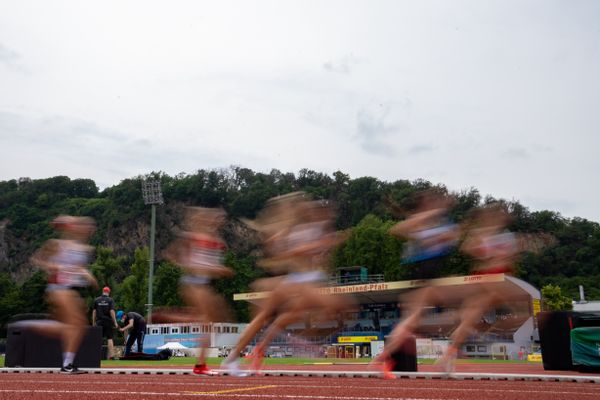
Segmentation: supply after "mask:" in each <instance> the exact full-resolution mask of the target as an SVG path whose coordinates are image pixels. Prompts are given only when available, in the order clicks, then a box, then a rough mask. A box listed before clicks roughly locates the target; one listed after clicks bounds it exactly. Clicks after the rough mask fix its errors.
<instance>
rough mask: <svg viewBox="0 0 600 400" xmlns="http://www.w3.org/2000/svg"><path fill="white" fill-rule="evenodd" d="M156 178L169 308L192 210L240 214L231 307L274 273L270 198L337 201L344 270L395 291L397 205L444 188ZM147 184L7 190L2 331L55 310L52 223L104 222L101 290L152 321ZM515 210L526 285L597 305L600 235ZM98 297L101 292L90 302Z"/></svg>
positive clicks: (313, 177)
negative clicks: (45, 252) (269, 268)
mask: <svg viewBox="0 0 600 400" xmlns="http://www.w3.org/2000/svg"><path fill="white" fill-rule="evenodd" d="M148 177H150V178H154V179H159V180H160V181H161V183H162V188H163V196H164V199H165V204H164V205H162V206H158V208H157V252H156V253H157V266H156V273H155V277H156V279H155V282H154V285H155V292H154V293H155V294H154V302H155V304H156V305H157V306H161V305H162V306H171V305H179V304H181V302H180V299H179V297H178V296H177V280H178V278H179V274H180V272H179V270H178V268H176V267H175V266H173V265H171V264H169V263H168V262H165V261H164V260H163V257H162V255H161V251H162V250H163V249H164V248H165V247H166V245H167V244H168V243H169V242H170V240H171V239H172V229H173V228H174V227H175V226H176V225H177V224H178V223H180V221H181V217H182V211H183V207H184V206H186V205H196V206H206V207H216V206H221V207H223V208H224V209H225V210H226V211H227V212H228V215H229V220H228V222H227V224H226V225H225V228H224V232H223V236H224V238H225V239H226V241H227V244H228V251H227V254H226V263H227V265H229V266H230V267H232V268H233V269H234V270H235V271H236V276H235V277H234V278H233V279H231V280H228V281H226V282H225V281H218V282H216V283H215V285H216V287H217V289H218V290H220V291H221V292H222V293H224V294H225V295H226V296H228V298H229V299H231V294H233V293H236V292H240V291H245V290H247V289H248V285H249V283H251V282H252V281H253V280H254V279H255V278H257V277H259V276H262V274H263V272H262V271H261V270H260V269H258V268H257V267H256V266H255V263H256V254H257V249H258V246H257V243H256V239H255V237H254V235H253V233H252V231H250V230H248V229H247V228H245V226H244V225H243V224H242V223H240V222H239V218H241V217H245V218H253V217H254V216H255V215H256V214H257V212H258V211H260V210H261V208H262V207H263V206H264V204H265V202H266V200H267V199H269V198H271V197H273V196H277V195H281V194H285V193H288V192H291V191H296V190H304V191H306V192H308V193H311V194H312V195H313V196H314V197H315V198H317V199H322V200H327V201H330V202H332V203H333V204H334V205H335V206H336V208H337V210H338V217H337V227H338V229H340V230H348V232H349V238H348V240H347V241H346V242H345V243H344V244H342V245H341V246H340V247H339V248H338V249H337V250H336V252H335V254H334V257H333V261H332V264H333V265H332V268H337V267H342V266H350V265H364V266H367V267H368V268H369V271H370V273H383V274H385V277H386V279H387V280H395V279H402V278H403V277H404V275H405V274H404V272H405V271H404V270H403V268H402V267H401V266H400V258H401V251H402V243H401V242H400V241H399V240H397V239H395V238H393V237H391V236H389V235H388V234H387V233H386V232H387V229H388V228H389V227H390V226H391V225H392V224H393V223H394V221H396V220H397V219H398V217H397V216H395V215H394V214H393V213H392V212H391V211H390V209H389V207H388V206H387V204H389V202H390V200H393V202H395V203H396V204H397V205H399V207H407V208H409V207H411V204H410V203H411V195H412V194H413V193H414V192H415V191H418V190H421V189H423V188H427V187H431V186H432V184H431V183H429V182H427V181H422V180H418V181H407V180H397V181H395V182H384V181H381V180H378V179H376V178H372V177H360V178H355V179H352V178H350V177H349V176H348V175H346V174H344V173H342V172H339V171H338V172H336V173H334V174H333V175H332V176H329V175H327V174H323V173H319V172H315V171H311V170H306V169H303V170H301V171H299V172H298V173H297V174H294V173H283V172H281V171H278V170H272V171H271V172H270V173H268V174H264V173H257V172H254V171H252V170H250V169H246V168H238V167H232V168H229V169H224V170H199V171H197V172H196V173H194V174H179V175H177V176H168V175H166V174H162V173H153V174H150V175H149V176H148ZM143 178H146V177H136V178H132V179H126V180H124V181H122V182H121V183H119V184H117V185H115V186H112V187H109V188H106V189H105V190H102V191H100V190H99V189H98V187H97V186H96V184H95V183H94V181H92V180H89V179H73V180H72V179H70V178H68V177H64V176H58V177H53V178H48V179H39V180H30V179H24V178H21V179H19V180H10V181H3V182H0V325H4V324H5V323H6V321H7V320H8V318H9V317H10V316H11V315H13V314H17V313H30V312H44V311H45V310H46V305H45V303H44V302H43V293H44V288H45V277H44V276H43V274H42V273H41V272H39V271H37V270H36V269H35V268H34V266H32V265H30V263H29V261H28V260H29V257H30V255H31V254H32V252H33V251H34V250H35V249H36V248H38V247H39V246H40V245H41V244H42V243H43V242H44V241H45V240H46V239H48V238H50V237H51V236H52V235H53V232H52V230H51V228H50V226H49V224H48V222H49V221H50V220H51V219H52V218H54V217H55V216H56V215H58V214H73V215H88V216H91V217H93V218H95V219H96V221H97V224H98V230H97V232H96V233H95V235H94V237H93V239H92V244H93V245H95V246H96V254H95V259H94V261H93V263H92V264H91V266H90V268H91V270H92V271H93V273H94V274H95V276H96V277H97V278H98V281H99V285H100V286H101V287H102V286H104V285H109V286H111V287H112V288H113V297H114V298H115V300H116V302H117V304H118V305H119V307H122V308H126V309H128V310H135V311H139V312H142V313H143V312H144V304H145V302H146V296H147V275H148V261H147V260H148V251H147V249H146V247H145V246H146V245H147V243H148V238H149V222H150V209H149V207H148V206H145V205H144V203H143V200H142V194H141V182H142V179H143ZM454 194H455V195H456V197H457V199H458V201H457V203H456V205H455V206H454V209H453V212H452V218H453V219H454V220H455V221H457V222H460V221H462V220H463V219H464V218H465V216H466V214H467V213H468V211H469V210H470V209H471V208H473V207H475V206H477V205H481V204H483V203H486V202H489V201H492V200H499V199H492V198H490V197H487V198H482V196H481V195H480V194H479V192H478V191H477V190H476V189H470V190H465V191H462V192H460V193H454ZM506 203H507V204H508V207H509V209H510V211H511V213H512V214H513V216H514V221H513V224H512V227H511V229H512V230H514V231H518V232H523V233H530V234H531V237H532V238H537V240H538V242H540V245H539V247H540V248H541V250H540V251H536V252H528V253H525V254H524V255H523V257H522V259H521V261H520V265H519V272H518V273H519V276H520V277H521V278H523V279H525V280H527V281H529V282H531V283H532V284H533V285H535V286H537V287H541V286H542V285H545V284H547V283H553V284H557V285H559V286H561V287H562V288H563V292H564V293H566V294H567V295H568V296H571V297H573V298H575V297H576V296H577V286H578V285H579V284H583V285H584V286H585V288H586V293H587V296H588V298H589V299H592V298H595V299H600V287H599V286H600V226H599V224H598V223H596V222H592V221H588V220H585V219H582V218H573V219H567V218H563V217H562V216H561V215H560V214H558V213H556V212H553V211H536V212H531V211H529V210H528V209H527V208H526V207H525V206H524V205H521V204H519V203H518V202H506ZM540 238H542V239H540ZM548 238H551V239H548ZM551 243H553V244H552V245H550V244H551ZM468 269H469V260H468V259H467V258H466V257H465V256H463V255H462V254H460V253H455V254H454V255H452V257H450V258H449V260H448V261H447V263H446V265H443V266H441V267H440V273H456V274H463V273H466V272H467V271H468ZM98 294H99V293H97V292H90V293H89V294H88V301H91V299H92V298H93V297H95V296H96V295H98ZM231 303H232V306H234V307H235V311H236V313H237V317H238V318H239V319H242V320H244V319H246V318H247V315H248V314H247V309H246V305H245V304H233V302H231Z"/></svg>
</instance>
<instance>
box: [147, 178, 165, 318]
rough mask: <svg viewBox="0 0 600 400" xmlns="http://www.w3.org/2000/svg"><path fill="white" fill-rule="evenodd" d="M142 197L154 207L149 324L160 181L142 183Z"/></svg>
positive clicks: (149, 286)
mask: <svg viewBox="0 0 600 400" xmlns="http://www.w3.org/2000/svg"><path fill="white" fill-rule="evenodd" d="M142 196H143V197H144V204H146V205H148V204H150V205H151V206H152V207H151V209H152V218H151V220H150V257H149V260H148V304H146V307H148V323H149V324H151V323H152V283H153V281H154V237H155V234H156V205H157V204H163V197H162V190H161V187H160V181H156V180H153V179H147V180H143V181H142Z"/></svg>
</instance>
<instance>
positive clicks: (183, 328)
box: [181, 326, 190, 333]
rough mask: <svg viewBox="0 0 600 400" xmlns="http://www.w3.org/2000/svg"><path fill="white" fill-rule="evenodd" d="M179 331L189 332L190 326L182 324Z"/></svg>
mask: <svg viewBox="0 0 600 400" xmlns="http://www.w3.org/2000/svg"><path fill="white" fill-rule="evenodd" d="M181 333H190V327H189V326H182V327H181Z"/></svg>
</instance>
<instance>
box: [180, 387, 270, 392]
mask: <svg viewBox="0 0 600 400" xmlns="http://www.w3.org/2000/svg"><path fill="white" fill-rule="evenodd" d="M276 387H278V386H277V385H262V386H251V387H243V388H236V389H223V390H213V391H210V392H190V391H184V392H181V393H186V394H221V393H233V392H246V391H250V390H259V389H269V388H276Z"/></svg>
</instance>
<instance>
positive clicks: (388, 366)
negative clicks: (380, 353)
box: [381, 358, 396, 379]
mask: <svg viewBox="0 0 600 400" xmlns="http://www.w3.org/2000/svg"><path fill="white" fill-rule="evenodd" d="M395 366H396V363H395V362H394V361H393V360H391V359H389V358H388V359H387V360H385V361H384V362H382V363H381V373H382V374H383V379H396V375H394V372H392V371H394V367H395Z"/></svg>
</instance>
